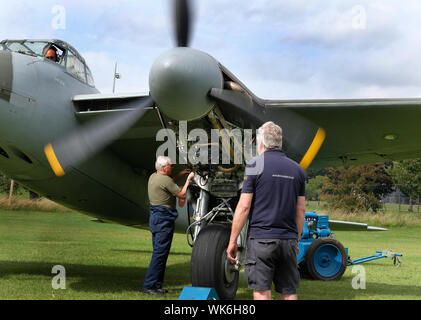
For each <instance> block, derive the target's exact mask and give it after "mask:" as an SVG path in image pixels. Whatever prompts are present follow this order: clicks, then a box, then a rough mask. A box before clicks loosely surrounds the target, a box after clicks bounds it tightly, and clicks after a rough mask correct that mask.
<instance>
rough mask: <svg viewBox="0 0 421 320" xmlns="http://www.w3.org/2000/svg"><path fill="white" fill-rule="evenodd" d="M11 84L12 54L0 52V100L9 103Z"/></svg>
mask: <svg viewBox="0 0 421 320" xmlns="http://www.w3.org/2000/svg"><path fill="white" fill-rule="evenodd" d="M12 83H13V64H12V54H11V53H10V52H9V51H0V99H2V100H6V101H7V102H9V101H10V94H11V92H12Z"/></svg>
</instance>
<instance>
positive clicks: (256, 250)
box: [244, 239, 300, 294]
mask: <svg viewBox="0 0 421 320" xmlns="http://www.w3.org/2000/svg"><path fill="white" fill-rule="evenodd" d="M297 253H298V246H297V240H293V239H249V240H248V244H247V255H246V263H245V270H244V276H245V278H246V282H247V283H248V287H249V288H250V289H253V290H258V291H266V290H271V288H272V282H273V283H274V284H275V290H276V292H278V293H280V294H296V293H297V289H298V283H299V281H300V273H299V271H298V265H297Z"/></svg>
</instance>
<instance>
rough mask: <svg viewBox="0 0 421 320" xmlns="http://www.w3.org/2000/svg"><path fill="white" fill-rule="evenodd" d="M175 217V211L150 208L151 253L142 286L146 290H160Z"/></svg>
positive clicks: (157, 207)
mask: <svg viewBox="0 0 421 320" xmlns="http://www.w3.org/2000/svg"><path fill="white" fill-rule="evenodd" d="M177 216H178V213H177V210H173V209H169V208H167V207H164V206H152V205H151V206H150V216H149V229H150V231H151V232H152V245H153V253H152V259H151V262H150V264H149V268H148V271H147V272H146V277H145V282H144V284H143V287H144V288H146V289H153V290H156V289H161V288H162V283H163V281H164V275H165V267H166V264H167V259H168V254H169V253H170V249H171V243H172V238H173V234H174V221H175V219H176V218H177Z"/></svg>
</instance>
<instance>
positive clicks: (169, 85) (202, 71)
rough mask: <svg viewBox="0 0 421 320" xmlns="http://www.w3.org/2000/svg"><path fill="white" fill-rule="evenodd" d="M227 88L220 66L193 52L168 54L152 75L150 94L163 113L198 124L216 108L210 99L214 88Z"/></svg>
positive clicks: (155, 67)
mask: <svg viewBox="0 0 421 320" xmlns="http://www.w3.org/2000/svg"><path fill="white" fill-rule="evenodd" d="M222 87H223V76H222V72H221V69H220V68H219V65H218V62H217V61H216V60H215V59H214V58H213V57H211V56H210V55H208V54H206V53H204V52H202V51H198V50H195V49H191V48H185V47H180V48H174V49H171V50H169V51H166V52H164V53H163V54H162V55H161V56H160V57H158V59H156V61H155V62H154V64H153V65H152V68H151V71H150V73H149V88H150V93H151V96H152V98H153V99H154V101H155V102H156V104H157V105H158V107H159V109H160V110H161V111H162V112H163V113H164V114H165V115H167V116H168V117H170V118H172V119H174V120H187V121H190V120H196V119H200V118H202V117H204V116H205V115H206V114H208V113H209V112H210V111H211V110H212V109H213V108H214V106H215V101H212V100H211V99H209V97H208V93H209V91H210V90H211V89H212V88H222Z"/></svg>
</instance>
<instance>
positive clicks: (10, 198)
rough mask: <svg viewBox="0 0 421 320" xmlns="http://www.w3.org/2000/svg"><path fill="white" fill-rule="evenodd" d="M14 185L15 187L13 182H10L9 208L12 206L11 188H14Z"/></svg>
mask: <svg viewBox="0 0 421 320" xmlns="http://www.w3.org/2000/svg"><path fill="white" fill-rule="evenodd" d="M14 185H15V180H12V181H10V192H9V206H10V205H11V204H12V198H13V187H14Z"/></svg>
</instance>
